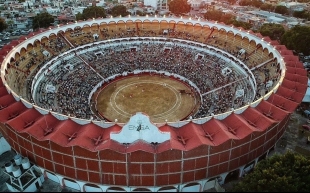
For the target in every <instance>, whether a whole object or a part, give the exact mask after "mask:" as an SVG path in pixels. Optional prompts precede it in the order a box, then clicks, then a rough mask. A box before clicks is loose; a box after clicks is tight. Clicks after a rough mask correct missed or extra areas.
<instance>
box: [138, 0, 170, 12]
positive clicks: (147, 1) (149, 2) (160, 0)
mask: <svg viewBox="0 0 310 193" xmlns="http://www.w3.org/2000/svg"><path fill="white" fill-rule="evenodd" d="M143 3H144V5H145V6H152V7H154V9H155V10H161V9H163V10H168V0H157V1H155V0H144V2H143Z"/></svg>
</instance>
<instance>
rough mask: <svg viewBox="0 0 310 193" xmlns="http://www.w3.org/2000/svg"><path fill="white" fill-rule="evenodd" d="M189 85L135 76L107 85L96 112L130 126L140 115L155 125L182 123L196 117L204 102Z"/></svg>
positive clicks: (148, 76) (100, 95)
mask: <svg viewBox="0 0 310 193" xmlns="http://www.w3.org/2000/svg"><path fill="white" fill-rule="evenodd" d="M179 90H191V87H190V86H189V85H187V84H185V82H182V81H180V80H176V79H173V78H167V77H161V76H156V75H155V76H154V75H153V76H150V75H135V76H129V77H125V78H122V79H118V80H115V81H113V82H111V83H109V84H108V85H104V86H103V88H102V89H101V90H100V91H99V93H98V95H97V96H98V97H97V99H96V109H97V111H98V112H99V113H100V115H101V116H103V117H104V118H105V119H107V120H115V119H117V120H118V121H119V122H127V121H128V120H129V118H130V117H131V116H132V115H134V114H135V113H136V112H143V113H145V114H147V115H149V116H150V119H151V121H153V122H155V121H156V122H158V121H159V122H165V121H179V120H183V119H184V118H187V117H188V116H190V115H192V114H194V113H195V110H196V109H198V108H197V105H198V106H199V104H200V100H198V98H199V97H198V96H197V95H195V94H181V93H180V92H179Z"/></svg>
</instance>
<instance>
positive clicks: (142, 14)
mask: <svg viewBox="0 0 310 193" xmlns="http://www.w3.org/2000/svg"><path fill="white" fill-rule="evenodd" d="M136 15H139V16H145V15H146V13H144V12H142V11H140V10H137V11H136Z"/></svg>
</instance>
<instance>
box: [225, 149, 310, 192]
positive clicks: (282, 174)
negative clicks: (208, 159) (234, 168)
mask: <svg viewBox="0 0 310 193" xmlns="http://www.w3.org/2000/svg"><path fill="white" fill-rule="evenodd" d="M309 180H310V160H309V159H308V158H306V157H304V156H302V155H300V154H297V153H294V152H290V151H288V152H287V153H285V154H275V155H273V156H271V157H269V158H267V159H265V160H262V161H260V162H258V164H257V165H256V166H255V167H254V170H253V171H252V172H251V173H249V174H248V175H246V176H245V177H244V179H242V180H241V181H240V182H238V183H236V184H235V185H234V186H233V188H232V189H231V192H308V191H309V190H310V183H309Z"/></svg>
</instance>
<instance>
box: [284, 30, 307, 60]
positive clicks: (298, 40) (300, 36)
mask: <svg viewBox="0 0 310 193" xmlns="http://www.w3.org/2000/svg"><path fill="white" fill-rule="evenodd" d="M308 42H310V27H308V26H301V25H296V26H294V27H292V28H291V29H289V30H287V31H285V33H284V34H283V36H282V37H281V44H284V45H285V46H286V47H287V48H288V49H291V50H295V51H296V52H297V53H303V54H304V55H310V49H309V43H308Z"/></svg>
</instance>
